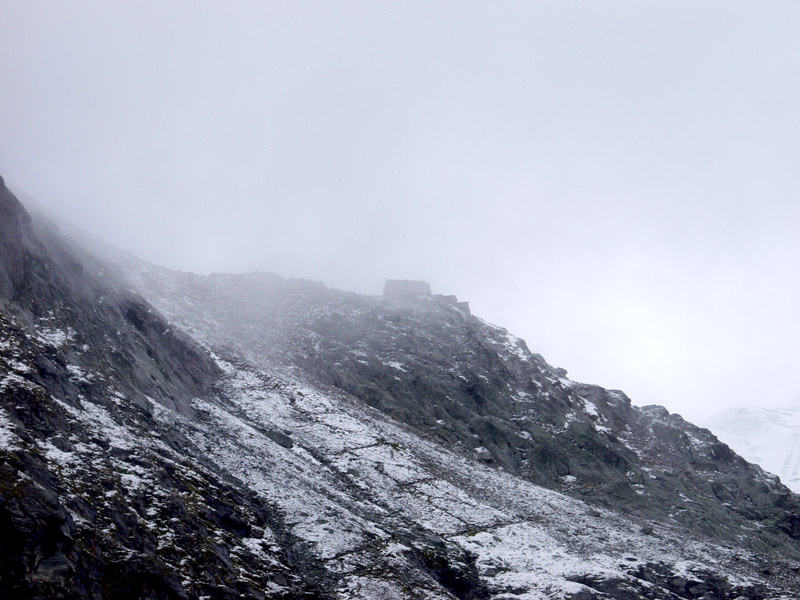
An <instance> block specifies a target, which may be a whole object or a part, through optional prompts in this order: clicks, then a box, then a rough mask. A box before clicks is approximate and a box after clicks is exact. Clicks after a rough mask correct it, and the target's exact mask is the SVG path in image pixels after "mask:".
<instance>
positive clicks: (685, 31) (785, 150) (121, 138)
mask: <svg viewBox="0 0 800 600" xmlns="http://www.w3.org/2000/svg"><path fill="white" fill-rule="evenodd" d="M0 7H1V10H2V18H0V82H2V93H1V94H0V173H2V175H4V176H5V178H6V180H7V182H8V183H9V185H10V186H12V188H14V189H16V190H21V191H24V192H26V193H28V194H30V195H31V196H33V197H35V198H37V199H38V200H39V201H40V202H41V203H42V204H44V205H46V206H49V207H51V208H52V209H54V210H55V211H57V212H60V213H61V214H62V215H64V216H65V217H67V218H69V219H70V220H72V221H73V222H75V223H76V224H78V225H80V226H82V227H83V228H85V229H87V230H89V231H91V232H94V233H96V234H99V235H100V236H102V237H105V238H106V239H108V240H109V241H111V242H113V243H116V244H117V245H119V246H120V247H122V248H124V249H126V250H129V251H131V252H133V253H135V254H137V255H139V256H141V257H143V258H145V259H147V260H150V261H153V262H156V263H159V264H163V265H166V266H169V267H174V268H179V269H183V270H193V271H197V272H203V273H205V272H211V271H233V272H237V271H250V270H264V271H274V272H276V273H279V274H281V275H286V276H296V277H305V278H311V279H319V280H322V281H324V282H325V283H326V284H328V285H330V286H333V287H339V288H344V289H350V290H355V291H359V292H365V293H372V294H377V293H379V292H380V290H381V287H382V282H383V279H384V278H387V277H390V278H413V279H428V280H429V281H430V282H431V285H432V287H433V288H434V291H436V292H442V293H455V294H457V295H458V296H459V297H460V298H461V299H465V300H470V301H471V302H472V307H473V311H474V312H475V313H476V314H477V315H479V316H481V317H483V318H485V319H486V320H488V321H491V322H494V323H497V324H500V325H503V326H505V327H507V328H509V329H510V330H511V331H512V332H513V333H515V334H516V335H518V336H520V337H523V338H525V339H526V340H527V341H528V344H529V346H530V347H531V349H532V350H534V351H538V352H540V353H542V354H543V355H544V356H545V357H546V358H547V359H548V360H549V361H550V362H551V363H553V364H555V365H557V366H563V367H565V368H567V369H568V370H569V371H570V376H571V377H572V378H574V379H577V380H581V381H588V382H593V383H599V384H602V385H604V386H607V387H614V388H620V389H623V390H625V391H626V392H627V393H628V394H629V395H630V396H631V397H632V399H633V401H634V403H635V404H639V405H645V404H651V403H659V404H663V405H665V406H667V407H668V408H669V409H670V410H672V411H676V412H679V413H681V414H683V415H684V416H686V417H687V418H690V419H701V418H703V417H704V416H705V415H706V414H708V413H710V412H714V411H716V410H718V409H719V408H721V407H725V406H733V405H761V404H783V403H786V402H789V401H792V400H794V399H795V398H797V397H798V395H800V368H798V363H799V362H800V361H798V359H799V358H800V348H799V347H798V344H799V343H800V320H799V319H798V306H800V302H799V300H800V282H799V281H798V271H799V269H798V267H799V266H800V242H799V241H798V237H800V236H798V231H799V230H800V197H799V196H800V165H798V159H800V34H799V33H798V32H800V2H797V0H787V1H770V0H767V1H763V2H749V1H748V2H738V1H731V0H724V1H713V0H708V1H704V2H697V1H696V0H692V1H680V0H669V1H650V2H642V1H641V0H630V1H626V2H619V1H599V0H587V1H583V2H577V1H570V0H559V1H556V0H553V1H550V2H540V1H536V0H529V1H525V2H474V1H469V0H458V1H452V2H440V1H429V0H426V1H408V2H405V1H404V2H376V1H374V0H372V1H369V2H359V1H348V2H342V1H334V2H294V1H293V2H288V1H287V2H277V1H274V2H267V1H258V2H245V1H241V0H239V1H236V2H221V1H220V2H202V1H194V0H193V1H191V2H189V1H183V2H179V1H172V2H161V1H158V2H156V1H149V2H148V1H141V2H133V1H130V2H95V1H92V2H80V1H77V0H70V1H69V2H56V1H49V2H43V1H36V0H24V1H23V0H19V1H18V0H0Z"/></svg>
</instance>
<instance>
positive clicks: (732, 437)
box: [704, 404, 800, 493]
mask: <svg viewBox="0 0 800 600" xmlns="http://www.w3.org/2000/svg"><path fill="white" fill-rule="evenodd" d="M704 425H705V426H706V427H708V428H709V429H710V430H711V431H713V432H714V433H715V434H716V435H717V436H718V437H719V438H720V439H721V440H722V441H723V442H725V443H726V444H728V445H729V446H730V447H731V448H733V449H734V450H736V452H738V453H739V454H741V455H742V456H743V457H744V458H746V459H747V460H749V461H750V462H752V463H755V464H757V465H761V466H762V467H763V468H764V469H766V470H767V471H769V472H770V473H775V474H776V475H778V476H779V477H780V478H781V481H783V483H784V484H785V485H786V486H788V487H789V488H791V489H792V490H794V491H795V492H798V493H800V405H799V404H795V405H792V406H784V407H772V408H766V407H765V408H760V407H749V408H733V409H729V410H725V411H722V412H720V413H717V414H715V415H713V416H711V417H709V418H708V419H707V420H706V421H705V422H704Z"/></svg>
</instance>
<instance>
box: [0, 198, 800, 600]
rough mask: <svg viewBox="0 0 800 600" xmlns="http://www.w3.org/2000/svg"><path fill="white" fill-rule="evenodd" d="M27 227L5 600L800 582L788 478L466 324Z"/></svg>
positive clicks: (1, 531) (401, 594) (9, 321)
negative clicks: (186, 270)
mask: <svg viewBox="0 0 800 600" xmlns="http://www.w3.org/2000/svg"><path fill="white" fill-rule="evenodd" d="M0 217H1V218H2V223H1V224H0V228H2V238H0V245H2V248H0V249H2V254H0V273H2V275H3V278H2V300H1V301H0V302H2V304H0V394H2V396H1V401H0V585H2V586H3V591H4V597H8V598H59V597H60V598H93V599H94V598H98V599H99V598H204V597H205V598H315V597H316V598H341V599H351V598H352V599H355V598H363V599H374V598H387V599H388V598H392V599H394V598H442V599H444V598H450V599H451V598H460V599H470V598H490V597H491V598H504V599H509V598H527V599H551V598H552V599H555V598H572V599H574V600H591V599H600V598H620V599H644V598H664V599H668V600H675V599H678V598H725V599H727V598H730V599H734V598H749V599H757V598H775V599H777V598H791V597H793V595H794V590H796V589H798V588H800V575H799V574H798V570H799V569H800V565H798V562H797V560H798V557H799V556H800V543H799V542H798V541H797V540H798V533H799V532H798V525H797V515H798V514H799V513H798V504H797V497H796V496H794V495H793V494H791V493H790V492H789V491H788V490H787V489H786V488H784V487H783V486H782V485H780V483H779V482H778V481H777V480H776V479H775V478H774V477H771V476H769V475H767V474H766V473H764V472H763V471H761V470H760V469H759V468H757V467H754V466H753V465H750V464H748V463H746V462H745V461H744V460H743V459H741V458H740V457H738V456H737V455H736V454H734V453H733V452H732V451H731V450H730V449H729V448H728V447H727V446H725V445H723V444H721V443H720V442H719V441H718V440H717V439H716V438H714V437H713V436H712V435H711V434H710V433H709V432H708V431H706V430H702V429H698V428H696V427H694V426H692V425H690V424H688V423H686V422H685V421H683V420H682V419H681V418H680V417H678V416H676V415H670V414H668V413H667V412H666V411H665V410H664V409H661V408H658V407H647V408H643V409H642V408H637V407H635V406H633V405H632V404H631V403H630V401H629V400H628V399H627V398H626V397H625V395H624V394H622V393H621V392H616V391H608V390H604V389H602V388H599V387H596V386H591V385H586V384H580V383H576V382H572V381H570V380H569V379H568V378H567V377H566V373H565V372H564V371H562V370H559V369H555V368H553V367H551V366H550V365H548V364H547V363H546V362H545V361H544V359H542V357H540V356H538V355H535V354H531V353H530V352H529V351H528V349H527V347H526V346H525V344H524V342H522V341H521V340H518V339H516V338H514V337H513V336H511V335H509V334H508V333H507V332H506V331H505V330H503V329H500V328H497V327H494V326H492V325H489V324H487V323H484V322H483V321H481V320H480V319H478V318H476V317H473V316H471V315H469V314H468V313H466V312H465V311H464V310H463V307H461V308H460V307H459V306H457V305H453V304H450V303H449V302H448V301H443V300H442V299H437V298H434V297H428V296H421V297H412V298H405V299H398V298H395V299H392V298H386V299H385V298H372V297H364V296H357V295H354V294H347V293H343V292H338V291H335V290H328V289H326V288H324V287H323V286H321V285H319V284H313V283H308V282H302V281H292V280H282V279H280V278H276V277H274V276H267V275H244V276H223V275H219V276H211V277H199V276H195V275H189V274H180V273H174V272H170V271H167V270H163V269H158V268H155V267H151V266H148V265H144V264H143V263H140V262H138V261H136V260H134V259H132V258H130V257H124V256H123V255H121V254H119V253H116V254H114V253H108V256H106V257H104V258H107V259H108V260H110V261H111V262H114V263H115V265H116V267H115V268H114V269H112V268H108V267H106V266H102V265H101V264H100V262H99V261H98V260H97V259H95V258H93V257H92V256H91V255H90V254H88V253H86V252H84V251H80V250H77V249H75V248H73V247H71V246H70V245H69V244H68V243H67V242H66V241H65V240H63V239H62V238H61V236H60V234H58V233H57V232H56V231H54V230H53V229H52V228H48V227H45V226H36V225H35V223H33V222H32V221H31V219H30V218H29V217H28V215H27V213H25V211H24V209H23V208H22V207H21V206H20V205H19V203H18V202H16V200H15V199H14V198H13V196H11V195H10V194H9V193H8V191H7V190H5V188H3V189H2V191H0ZM115 271H116V272H117V273H124V274H125V275H126V276H127V277H129V279H130V281H131V283H132V285H134V287H136V288H137V289H138V291H139V292H140V293H143V295H144V296H145V297H147V298H148V301H150V302H152V303H153V306H151V305H149V304H148V302H147V301H145V300H143V299H142V296H140V295H137V294H136V293H134V292H131V291H130V290H128V289H127V287H126V286H125V285H121V284H120V283H118V281H119V279H118V277H117V275H115V274H114V272H115ZM160 312H161V313H163V314H165V315H166V317H161V316H160V315H159V313H160ZM179 330H183V331H185V332H187V333H186V334H183V333H180V332H179Z"/></svg>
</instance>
